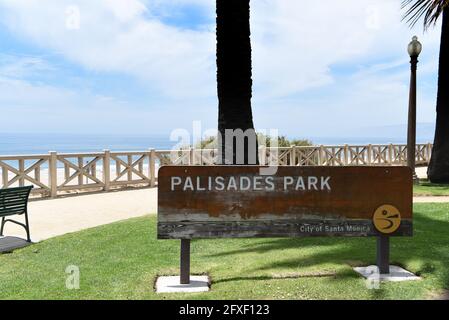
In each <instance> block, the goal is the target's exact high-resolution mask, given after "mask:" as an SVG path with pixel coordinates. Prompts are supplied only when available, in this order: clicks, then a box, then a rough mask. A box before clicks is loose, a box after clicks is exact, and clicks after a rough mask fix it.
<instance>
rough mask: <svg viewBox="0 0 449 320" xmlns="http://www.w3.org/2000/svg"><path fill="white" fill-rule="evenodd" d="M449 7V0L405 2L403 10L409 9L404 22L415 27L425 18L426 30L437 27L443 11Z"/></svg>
mask: <svg viewBox="0 0 449 320" xmlns="http://www.w3.org/2000/svg"><path fill="white" fill-rule="evenodd" d="M447 6H449V0H403V1H402V6H401V9H403V10H404V9H407V10H406V11H405V14H404V16H403V18H402V20H406V22H407V23H408V24H409V25H410V27H413V26H414V25H415V24H416V23H417V22H418V21H419V20H420V19H421V18H422V17H424V29H427V28H429V27H430V26H432V25H435V24H436V23H437V21H438V18H439V17H440V16H441V14H442V13H443V10H444V9H445V8H446V7H447Z"/></svg>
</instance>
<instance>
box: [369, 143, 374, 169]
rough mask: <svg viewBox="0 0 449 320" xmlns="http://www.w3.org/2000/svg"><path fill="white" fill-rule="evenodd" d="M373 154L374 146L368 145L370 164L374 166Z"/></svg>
mask: <svg viewBox="0 0 449 320" xmlns="http://www.w3.org/2000/svg"><path fill="white" fill-rule="evenodd" d="M372 153H373V146H372V145H371V144H369V145H368V164H369V165H371V164H372Z"/></svg>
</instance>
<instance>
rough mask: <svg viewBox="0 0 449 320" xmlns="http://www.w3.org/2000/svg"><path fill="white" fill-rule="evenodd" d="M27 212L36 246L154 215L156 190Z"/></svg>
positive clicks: (421, 171)
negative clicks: (43, 241)
mask: <svg viewBox="0 0 449 320" xmlns="http://www.w3.org/2000/svg"><path fill="white" fill-rule="evenodd" d="M426 169H427V168H418V170H417V171H418V172H417V174H418V175H419V176H420V177H423V175H424V177H425V172H426ZM414 202H416V203H424V202H427V203H428V202H449V197H417V198H414ZM28 211H29V216H30V225H31V238H32V240H33V241H35V242H36V241H41V240H45V239H48V238H51V237H55V236H58V235H62V234H66V233H70V232H76V231H79V230H83V229H87V228H92V227H96V226H99V225H104V224H108V223H112V222H116V221H120V220H125V219H129V218H133V217H139V216H143V215H147V214H155V213H156V211H157V188H146V189H137V190H136V189H135V190H126V191H116V192H109V193H95V194H85V195H78V196H67V197H65V198H58V199H49V200H33V201H30V203H29V210H28ZM16 217H17V216H16ZM19 219H21V217H19ZM21 220H23V219H21ZM5 235H16V236H21V237H23V236H24V235H25V233H24V231H23V230H22V229H21V228H20V227H18V226H16V225H14V224H7V225H6V226H5Z"/></svg>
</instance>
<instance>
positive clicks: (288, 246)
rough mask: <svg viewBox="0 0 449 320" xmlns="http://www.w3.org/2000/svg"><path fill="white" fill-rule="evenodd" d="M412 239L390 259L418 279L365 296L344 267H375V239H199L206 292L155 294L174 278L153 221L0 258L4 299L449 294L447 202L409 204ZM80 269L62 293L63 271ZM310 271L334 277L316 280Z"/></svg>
mask: <svg viewBox="0 0 449 320" xmlns="http://www.w3.org/2000/svg"><path fill="white" fill-rule="evenodd" d="M414 229H415V236H414V237H413V238H394V239H392V241H391V242H392V248H391V251H392V252H391V254H392V262H393V263H395V264H398V265H401V266H404V267H406V268H407V269H408V270H411V271H413V272H415V273H417V274H419V275H420V276H422V277H423V280H420V281H411V282H402V283H384V284H381V288H380V289H379V290H369V289H367V288H366V283H365V281H364V280H363V279H362V278H360V277H359V276H358V275H357V274H356V273H355V272H354V271H353V270H352V268H351V266H354V265H367V264H373V263H374V262H375V243H376V242H375V241H376V240H375V239H374V238H300V239H238V240H226V239H220V240H197V241H193V242H192V272H193V273H194V274H202V273H207V274H209V275H210V277H211V278H212V291H210V292H208V293H196V294H188V295H186V294H164V295H156V294H155V293H154V290H153V285H154V281H155V278H156V277H157V276H158V275H174V274H177V273H178V261H179V260H178V259H179V241H171V240H168V241H167V240H163V241H158V240H156V218H155V217H145V218H138V219H131V220H127V221H124V222H119V223H114V224H110V225H106V226H102V227H98V228H94V229H89V230H85V231H82V232H77V233H73V234H68V235H65V236H61V237H57V238H53V239H50V240H47V241H44V242H41V243H38V244H35V245H32V246H29V247H27V248H24V249H21V250H17V251H15V252H14V253H12V254H4V255H0V298H2V299H20V298H26V299H182V298H191V299H228V298H229V299H417V298H418V299H419V298H429V297H432V296H435V295H438V294H440V293H441V292H442V291H443V290H444V289H449V204H419V205H415V228H414ZM68 265H77V266H79V268H80V272H81V282H80V289H79V290H68V289H66V287H65V283H66V277H67V276H68V275H67V274H66V273H65V270H66V267H67V266H68ZM316 273H330V274H332V273H333V274H335V275H334V276H326V277H314V276H311V275H313V274H316Z"/></svg>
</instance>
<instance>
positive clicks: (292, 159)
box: [290, 146, 296, 166]
mask: <svg viewBox="0 0 449 320" xmlns="http://www.w3.org/2000/svg"><path fill="white" fill-rule="evenodd" d="M290 165H291V166H296V146H291V147H290Z"/></svg>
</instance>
